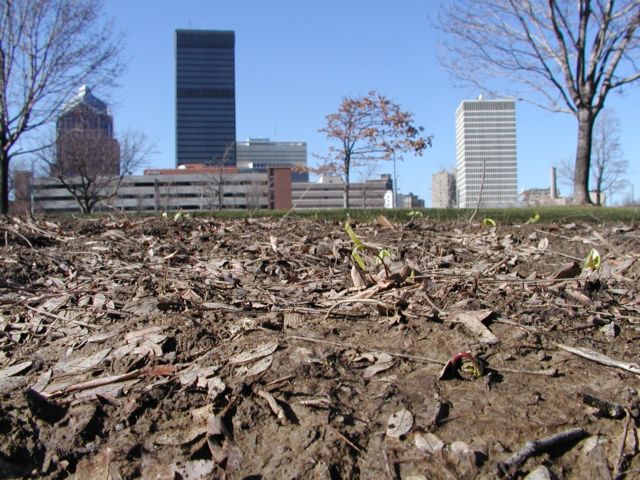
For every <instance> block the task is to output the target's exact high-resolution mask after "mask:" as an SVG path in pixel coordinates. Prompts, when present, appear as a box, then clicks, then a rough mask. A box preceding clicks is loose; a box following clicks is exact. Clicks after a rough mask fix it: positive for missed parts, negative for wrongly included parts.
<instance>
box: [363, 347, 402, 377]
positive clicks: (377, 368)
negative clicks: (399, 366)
mask: <svg viewBox="0 0 640 480" xmlns="http://www.w3.org/2000/svg"><path fill="white" fill-rule="evenodd" d="M375 355H376V363H374V364H373V365H370V366H368V367H367V368H366V369H365V371H364V374H363V377H364V378H365V379H369V378H371V377H373V376H374V375H375V374H376V373H380V372H384V371H386V370H389V369H390V368H391V367H393V365H394V364H395V360H394V359H393V357H392V356H391V355H389V354H388V353H384V352H381V353H376V354H375Z"/></svg>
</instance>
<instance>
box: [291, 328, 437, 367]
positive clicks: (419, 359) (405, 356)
mask: <svg viewBox="0 0 640 480" xmlns="http://www.w3.org/2000/svg"><path fill="white" fill-rule="evenodd" d="M287 340H302V341H303V342H311V343H320V344H324V345H332V346H334V347H341V348H353V349H354V350H369V351H375V352H380V353H386V354H388V355H391V356H392V357H396V358H402V359H405V360H413V361H416V362H425V363H435V364H436V365H445V364H446V363H447V362H441V361H440V360H435V359H433V358H428V357H422V356H418V355H408V354H406V353H395V352H388V351H384V350H380V349H378V348H375V347H365V346H363V345H351V344H348V343H338V342H329V341H327V340H320V339H319V338H309V337H300V336H298V335H291V336H289V337H287Z"/></svg>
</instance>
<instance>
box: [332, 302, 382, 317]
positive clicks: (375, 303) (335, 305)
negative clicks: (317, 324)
mask: <svg viewBox="0 0 640 480" xmlns="http://www.w3.org/2000/svg"><path fill="white" fill-rule="evenodd" d="M345 303H370V304H373V305H377V306H378V307H382V308H385V309H387V310H391V308H392V307H390V306H389V305H387V304H386V303H384V302H381V301H380V300H374V299H373V298H347V299H345V300H340V301H338V302H336V303H334V304H333V305H331V308H329V310H327V313H326V314H325V316H324V319H325V320H326V319H327V318H329V316H330V315H331V312H333V311H334V310H335V309H336V307H338V306H339V305H344V304H345Z"/></svg>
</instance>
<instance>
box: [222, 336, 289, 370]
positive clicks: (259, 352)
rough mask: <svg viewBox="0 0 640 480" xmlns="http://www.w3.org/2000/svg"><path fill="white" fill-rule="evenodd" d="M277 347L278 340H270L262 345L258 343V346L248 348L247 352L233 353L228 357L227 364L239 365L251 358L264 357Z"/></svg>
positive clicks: (251, 359) (249, 360)
mask: <svg viewBox="0 0 640 480" xmlns="http://www.w3.org/2000/svg"><path fill="white" fill-rule="evenodd" d="M277 348H278V342H277V341H275V340H274V341H272V342H269V343H265V344H264V345H260V346H259V347H256V348H254V349H253V350H249V351H248V352H242V353H239V354H237V355H234V356H233V357H231V358H230V359H229V364H231V365H241V364H243V363H248V362H251V361H253V360H257V359H259V358H262V357H266V356H268V355H271V354H272V353H273V352H275V351H276V349H277Z"/></svg>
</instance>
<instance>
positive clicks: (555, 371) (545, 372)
mask: <svg viewBox="0 0 640 480" xmlns="http://www.w3.org/2000/svg"><path fill="white" fill-rule="evenodd" d="M498 371H499V372H507V373H523V374H525V375H544V376H547V377H557V376H558V369H557V368H548V369H546V370H516V369H513V368H502V367H500V368H499V369H498Z"/></svg>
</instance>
